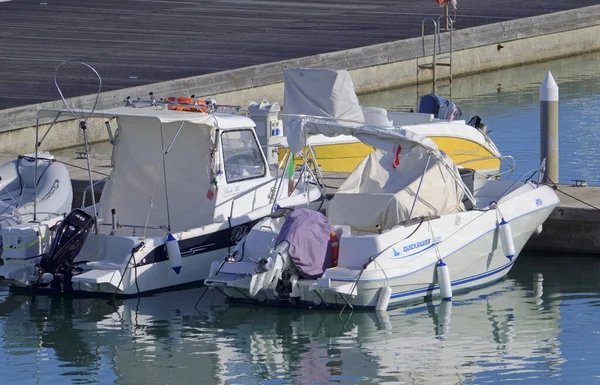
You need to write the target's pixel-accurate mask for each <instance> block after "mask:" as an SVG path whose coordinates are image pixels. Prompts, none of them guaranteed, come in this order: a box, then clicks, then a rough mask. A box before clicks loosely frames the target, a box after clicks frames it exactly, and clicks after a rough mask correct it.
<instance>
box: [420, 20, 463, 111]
mask: <svg viewBox="0 0 600 385" xmlns="http://www.w3.org/2000/svg"><path fill="white" fill-rule="evenodd" d="M442 20H443V21H445V24H446V26H448V27H447V28H444V29H443V30H442V28H441V22H442ZM429 21H430V22H431V23H432V24H433V30H434V33H433V51H432V52H431V53H428V50H427V45H426V42H425V40H426V39H425V37H426V36H425V25H426V24H427V22H429ZM452 23H453V21H452V18H450V17H449V16H445V15H442V16H440V17H438V18H437V21H436V20H434V19H432V18H426V19H423V21H422V22H421V41H422V46H423V56H422V57H419V58H417V107H418V106H419V100H420V98H421V96H422V95H421V93H420V86H422V84H421V83H422V81H421V79H420V78H421V72H422V71H432V74H431V79H432V83H433V86H432V92H433V93H434V94H437V92H438V82H439V81H443V80H448V84H447V87H448V92H449V94H450V95H449V98H450V99H452V50H453V41H452V37H453V36H452V35H453V30H454V29H453V28H452ZM442 31H445V32H446V31H447V32H449V34H442V33H441V32H442ZM442 36H448V37H449V39H450V45H449V48H448V51H447V52H442V42H441V37H442ZM429 56H431V62H428V63H423V62H424V61H428V57H429ZM439 67H444V68H448V70H447V71H444V72H445V73H441V71H439V70H440V68H439Z"/></svg>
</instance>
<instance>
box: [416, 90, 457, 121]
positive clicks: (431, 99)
mask: <svg viewBox="0 0 600 385" xmlns="http://www.w3.org/2000/svg"><path fill="white" fill-rule="evenodd" d="M418 112H420V113H424V114H433V117H434V118H437V119H444V120H457V119H460V118H461V117H462V110H461V109H460V108H459V107H458V106H457V105H456V104H455V103H454V102H452V101H450V100H446V99H444V98H442V97H441V96H439V95H436V94H427V95H425V96H423V97H422V98H421V101H420V102H419V110H418Z"/></svg>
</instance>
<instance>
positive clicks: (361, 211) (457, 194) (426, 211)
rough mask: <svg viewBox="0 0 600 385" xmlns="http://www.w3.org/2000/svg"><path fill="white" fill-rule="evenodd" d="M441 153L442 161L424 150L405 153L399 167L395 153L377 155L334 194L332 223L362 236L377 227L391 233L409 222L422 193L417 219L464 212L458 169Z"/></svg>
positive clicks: (360, 165) (354, 172)
mask: <svg viewBox="0 0 600 385" xmlns="http://www.w3.org/2000/svg"><path fill="white" fill-rule="evenodd" d="M440 154H441V158H437V157H435V156H433V154H429V153H427V152H424V151H422V150H421V149H420V148H419V147H413V148H407V149H404V148H403V149H402V151H401V152H400V155H399V157H398V158H399V160H400V163H399V165H398V166H397V167H396V168H394V167H393V166H392V163H393V162H394V160H395V156H396V154H395V153H384V152H382V151H381V150H377V151H375V152H373V153H371V154H370V155H368V156H367V157H366V158H365V159H364V160H363V161H362V162H361V163H360V164H359V165H358V167H357V168H356V169H355V170H354V171H353V172H352V174H351V175H350V176H349V177H348V179H346V181H345V182H344V183H343V184H342V185H341V186H340V188H339V189H338V191H337V193H336V194H335V195H334V197H333V200H332V201H331V204H330V206H329V210H328V212H327V216H328V217H329V220H330V221H331V223H332V224H334V225H348V226H350V227H352V228H354V229H356V230H360V231H371V232H374V231H376V226H377V225H379V226H381V229H382V230H388V229H391V228H392V227H394V226H396V225H398V224H399V223H401V222H404V221H406V220H408V219H409V215H410V211H411V208H412V205H413V202H414V198H415V195H416V192H417V189H418V190H419V193H418V199H417V201H416V203H415V206H414V209H413V212H412V216H411V218H415V217H420V216H431V215H442V214H449V213H452V212H455V211H464V206H463V205H462V202H461V201H462V198H463V190H462V189H461V188H460V187H459V185H458V183H457V182H456V180H455V179H454V178H453V177H452V173H453V172H455V173H456V174H455V175H458V172H457V170H456V167H455V166H454V163H453V162H452V160H451V159H450V158H449V157H448V156H447V155H446V154H445V153H443V152H440ZM429 157H430V160H429V165H428V167H427V172H426V173H425V175H424V177H423V180H422V183H421V187H420V189H419V187H418V186H419V183H420V181H421V176H422V175H423V171H424V170H425V167H426V165H427V159H428V158H429ZM444 163H445V165H444Z"/></svg>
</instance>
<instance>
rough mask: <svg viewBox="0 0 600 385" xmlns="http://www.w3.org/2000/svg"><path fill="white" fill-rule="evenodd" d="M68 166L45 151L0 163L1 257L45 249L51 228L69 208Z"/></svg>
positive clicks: (23, 256)
mask: <svg viewBox="0 0 600 385" xmlns="http://www.w3.org/2000/svg"><path fill="white" fill-rule="evenodd" d="M72 203H73V187H72V186H71V179H70V177H69V171H68V170H67V167H66V166H65V165H64V164H62V163H59V162H56V159H55V158H54V156H53V155H51V154H49V153H48V152H38V153H37V154H35V153H33V154H25V155H19V156H18V157H17V159H15V160H13V161H10V162H8V163H5V164H3V165H2V166H0V231H1V233H2V235H1V240H0V246H2V249H3V251H2V254H1V256H2V258H3V260H4V261H5V262H6V261H10V260H11V259H12V258H15V256H17V257H18V259H19V260H23V259H25V260H26V259H28V258H32V257H37V256H39V255H41V254H43V253H46V252H47V251H48V248H49V246H50V243H51V241H52V237H53V231H52V229H53V228H54V227H55V226H56V224H57V223H58V222H59V221H61V220H62V219H63V218H64V216H65V215H66V214H67V213H69V211H71V205H72Z"/></svg>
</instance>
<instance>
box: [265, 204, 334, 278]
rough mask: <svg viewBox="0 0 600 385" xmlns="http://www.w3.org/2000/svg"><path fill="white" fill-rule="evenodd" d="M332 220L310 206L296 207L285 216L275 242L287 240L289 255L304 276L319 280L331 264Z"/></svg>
mask: <svg viewBox="0 0 600 385" xmlns="http://www.w3.org/2000/svg"><path fill="white" fill-rule="evenodd" d="M330 233H331V223H330V222H329V220H328V219H327V217H326V216H325V215H323V214H321V213H320V212H318V211H315V210H311V209H297V210H294V211H292V213H290V215H289V216H288V217H287V218H286V220H285V222H284V224H283V226H282V227H281V230H280V231H279V234H278V236H277V240H276V244H279V243H280V242H283V241H288V243H289V244H290V246H289V248H288V255H289V256H290V258H291V259H292V261H293V262H294V264H295V265H296V269H297V270H298V275H299V276H301V277H302V278H307V279H316V278H319V277H320V276H321V275H323V272H324V271H325V269H327V268H329V267H331V243H330V237H329V234H330Z"/></svg>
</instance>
